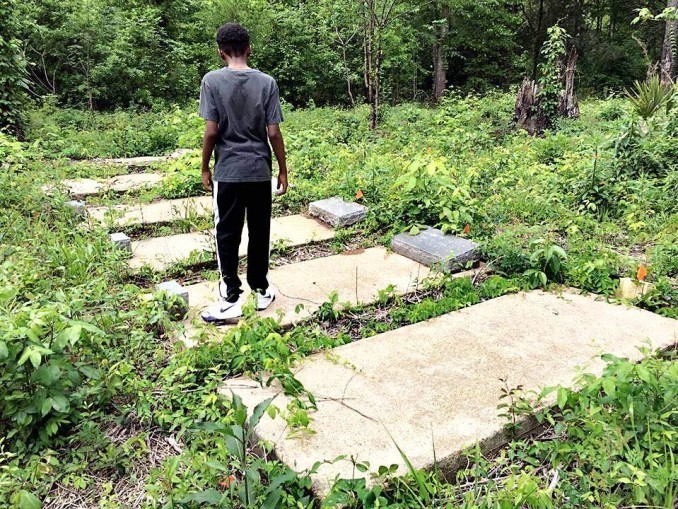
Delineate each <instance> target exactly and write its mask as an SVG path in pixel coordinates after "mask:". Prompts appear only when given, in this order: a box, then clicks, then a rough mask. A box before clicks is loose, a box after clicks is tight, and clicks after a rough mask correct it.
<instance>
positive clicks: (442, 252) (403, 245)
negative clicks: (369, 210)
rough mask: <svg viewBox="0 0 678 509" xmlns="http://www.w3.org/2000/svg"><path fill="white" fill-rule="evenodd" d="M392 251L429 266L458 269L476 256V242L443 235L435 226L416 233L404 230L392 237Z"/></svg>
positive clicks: (448, 269)
mask: <svg viewBox="0 0 678 509" xmlns="http://www.w3.org/2000/svg"><path fill="white" fill-rule="evenodd" d="M392 248H393V251H394V252H396V253H398V254H399V255H402V256H406V257H407V258H411V259H412V260H415V261H418V262H419V263H421V264H422V265H426V266H428V267H431V266H433V265H438V266H442V268H443V269H444V270H447V271H452V270H459V269H460V268H462V267H463V266H464V265H465V264H466V263H467V262H469V261H473V260H476V259H477V257H478V244H476V243H475V242H472V241H470V240H468V239H463V238H461V237H455V236H454V235H445V234H444V233H443V232H441V231H440V230H438V229H436V228H427V229H425V230H422V231H421V232H420V233H419V234H418V235H410V233H408V232H405V233H401V234H399V235H396V236H395V237H394V238H393V244H392Z"/></svg>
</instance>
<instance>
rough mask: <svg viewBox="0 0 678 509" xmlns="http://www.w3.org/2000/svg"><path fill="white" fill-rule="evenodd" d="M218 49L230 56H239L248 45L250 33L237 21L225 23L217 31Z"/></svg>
mask: <svg viewBox="0 0 678 509" xmlns="http://www.w3.org/2000/svg"><path fill="white" fill-rule="evenodd" d="M217 44H218V45H219V49H220V50H221V51H223V52H224V53H226V54H227V55H228V56H230V57H241V56H243V55H244V54H245V52H246V51H247V48H249V47H250V33H249V32H248V31H247V29H246V28H245V27H244V26H242V25H238V24H237V23H227V24H225V25H223V26H222V27H220V28H219V30H218V31H217Z"/></svg>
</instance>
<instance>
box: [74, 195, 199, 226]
mask: <svg viewBox="0 0 678 509" xmlns="http://www.w3.org/2000/svg"><path fill="white" fill-rule="evenodd" d="M87 211H88V213H89V216H90V217H91V218H92V219H93V220H95V221H100V222H102V223H103V222H106V218H107V216H109V215H110V216H111V217H112V219H113V224H114V225H116V226H119V227H124V226H131V225H135V224H153V223H165V222H170V221H177V220H179V219H185V218H187V217H190V216H191V215H197V216H210V215H212V197H211V196H199V197H195V198H181V199H178V200H164V201H159V202H156V203H150V204H148V205H141V204H135V205H116V206H114V207H90V208H88V209H87Z"/></svg>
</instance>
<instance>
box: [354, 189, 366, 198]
mask: <svg viewBox="0 0 678 509" xmlns="http://www.w3.org/2000/svg"><path fill="white" fill-rule="evenodd" d="M363 196H365V195H364V194H363V192H362V190H361V189H358V192H357V193H355V199H356V200H360V199H361V198H362V197H363Z"/></svg>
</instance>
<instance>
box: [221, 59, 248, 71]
mask: <svg viewBox="0 0 678 509" xmlns="http://www.w3.org/2000/svg"><path fill="white" fill-rule="evenodd" d="M226 64H227V66H228V68H229V69H233V70H234V71H242V70H245V69H250V66H249V64H248V63H247V59H246V58H231V59H229V61H228V62H226Z"/></svg>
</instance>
